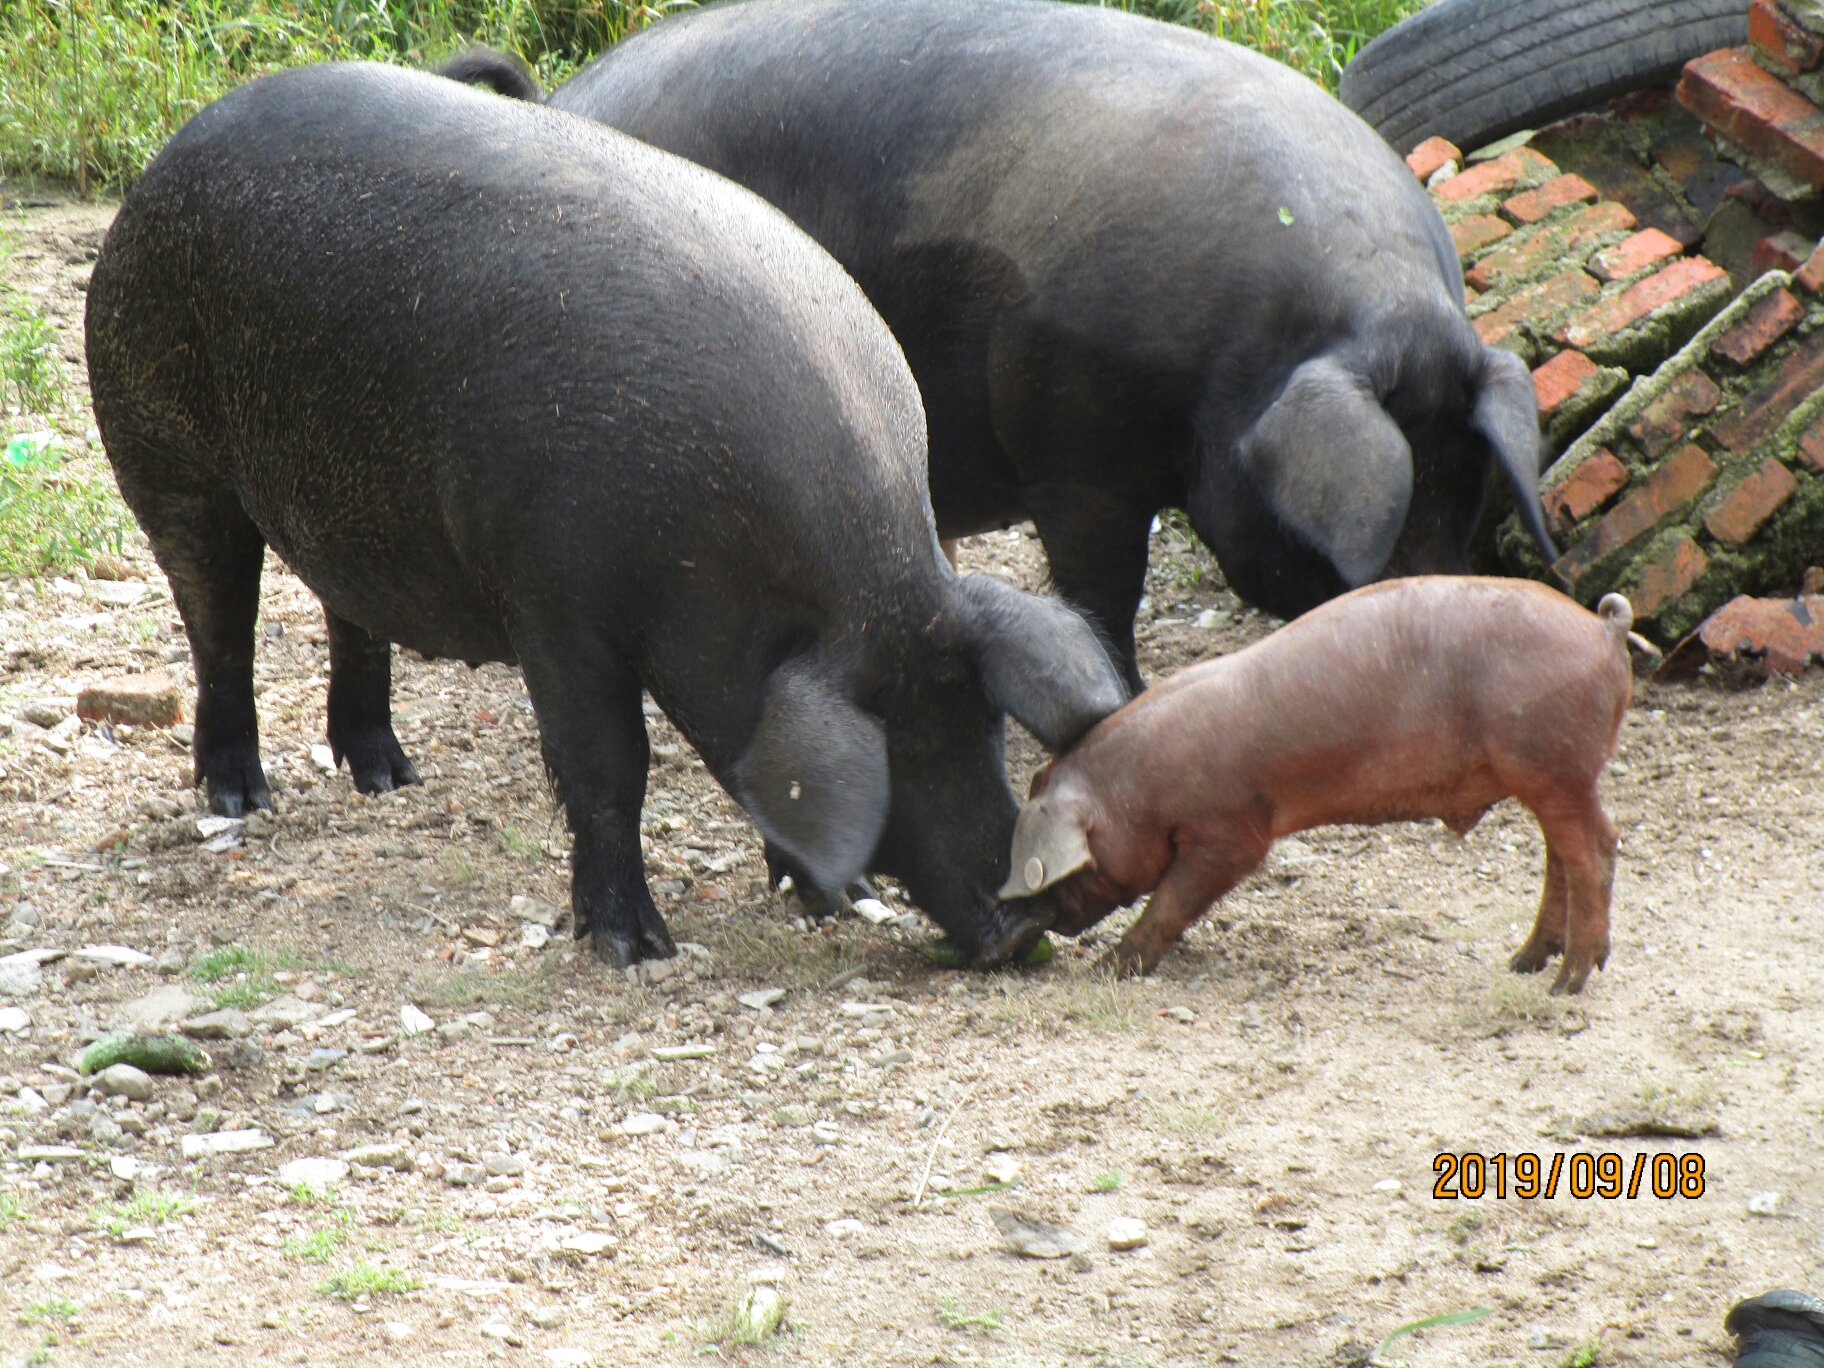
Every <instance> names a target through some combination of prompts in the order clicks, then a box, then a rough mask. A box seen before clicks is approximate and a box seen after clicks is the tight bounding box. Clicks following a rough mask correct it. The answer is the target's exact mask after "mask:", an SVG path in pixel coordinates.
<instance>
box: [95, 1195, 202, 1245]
mask: <svg viewBox="0 0 1824 1368" xmlns="http://www.w3.org/2000/svg"><path fill="white" fill-rule="evenodd" d="M195 1210H196V1200H195V1199H194V1198H191V1197H172V1196H167V1195H166V1194H165V1193H162V1192H135V1193H134V1194H133V1195H132V1196H131V1197H129V1198H128V1199H127V1200H126V1201H124V1202H115V1203H113V1204H112V1205H110V1206H105V1207H99V1208H97V1209H96V1212H95V1228H96V1229H97V1230H101V1231H105V1232H106V1233H107V1234H109V1235H112V1236H113V1237H114V1238H115V1239H117V1240H118V1239H119V1238H120V1237H121V1236H122V1235H124V1234H126V1233H127V1232H128V1231H129V1230H131V1229H133V1228H134V1227H135V1226H161V1225H164V1224H165V1222H167V1221H175V1220H176V1219H177V1218H178V1217H179V1216H188V1215H189V1214H190V1213H191V1212H193V1211H195Z"/></svg>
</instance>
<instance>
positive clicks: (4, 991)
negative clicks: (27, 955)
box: [0, 957, 44, 997]
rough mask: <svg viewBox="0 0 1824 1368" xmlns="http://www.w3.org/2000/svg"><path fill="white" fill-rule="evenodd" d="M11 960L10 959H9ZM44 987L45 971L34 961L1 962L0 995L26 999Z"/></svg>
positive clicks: (13, 960)
mask: <svg viewBox="0 0 1824 1368" xmlns="http://www.w3.org/2000/svg"><path fill="white" fill-rule="evenodd" d="M9 958H10V957H9ZM43 986H44V971H43V970H42V969H40V968H39V967H38V965H37V964H36V963H35V962H34V961H32V960H20V959H11V962H8V961H7V960H0V995H4V996H6V997H25V996H26V995H27V994H29V993H35V992H37V991H38V990H39V989H40V988H42V987H43Z"/></svg>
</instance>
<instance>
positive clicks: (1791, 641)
mask: <svg viewBox="0 0 1824 1368" xmlns="http://www.w3.org/2000/svg"><path fill="white" fill-rule="evenodd" d="M1697 634H1698V638H1699V639H1700V640H1701V641H1702V642H1703V643H1704V645H1705V646H1706V647H1708V648H1709V652H1710V654H1711V655H1713V656H1740V655H1743V654H1748V655H1758V656H1760V657H1761V658H1762V668H1763V670H1765V672H1766V673H1767V674H1769V675H1774V674H1797V673H1798V672H1799V671H1800V670H1802V669H1804V668H1805V666H1806V664H1807V663H1809V662H1810V661H1811V660H1812V659H1813V658H1814V657H1819V656H1824V598H1821V597H1819V595H1818V590H1817V589H1816V588H1806V589H1804V590H1802V591H1801V593H1800V596H1799V597H1798V598H1791V599H1757V598H1749V597H1748V595H1746V594H1743V595H1741V596H1739V597H1737V598H1733V599H1730V600H1729V602H1727V603H1725V604H1724V605H1723V606H1722V607H1721V608H1718V609H1717V610H1716V611H1715V612H1714V613H1712V614H1711V615H1710V616H1709V617H1707V618H1705V619H1704V622H1703V625H1702V626H1701V627H1699V628H1698V629H1697Z"/></svg>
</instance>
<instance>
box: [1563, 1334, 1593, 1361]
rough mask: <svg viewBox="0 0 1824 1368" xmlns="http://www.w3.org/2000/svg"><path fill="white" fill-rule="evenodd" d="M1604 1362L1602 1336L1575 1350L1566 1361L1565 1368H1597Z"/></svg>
mask: <svg viewBox="0 0 1824 1368" xmlns="http://www.w3.org/2000/svg"><path fill="white" fill-rule="evenodd" d="M1600 1362H1602V1335H1601V1334H1600V1333H1598V1334H1597V1336H1596V1338H1595V1339H1593V1340H1591V1341H1589V1343H1587V1344H1582V1345H1579V1346H1578V1347H1577V1348H1575V1349H1573V1350H1572V1351H1571V1352H1570V1354H1569V1355H1568V1356H1567V1357H1566V1358H1565V1360H1564V1368H1596V1365H1597V1364H1598V1363H1600Z"/></svg>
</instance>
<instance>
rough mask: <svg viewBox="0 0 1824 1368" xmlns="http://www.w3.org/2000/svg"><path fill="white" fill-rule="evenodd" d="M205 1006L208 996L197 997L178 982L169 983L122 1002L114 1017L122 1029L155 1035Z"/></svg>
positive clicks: (205, 1007) (207, 1003)
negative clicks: (129, 1000)
mask: <svg viewBox="0 0 1824 1368" xmlns="http://www.w3.org/2000/svg"><path fill="white" fill-rule="evenodd" d="M208 1007H209V1001H208V999H207V998H200V997H197V996H196V995H195V994H194V993H191V992H190V991H189V990H188V989H186V988H184V987H183V986H181V985H180V984H175V983H168V984H166V985H165V986H164V987H162V988H155V989H153V990H152V991H151V992H150V993H147V994H146V995H145V996H144V997H137V998H134V999H133V1000H132V1001H131V1002H128V1003H125V1004H123V1005H122V1006H121V1007H120V1009H119V1010H118V1011H117V1012H116V1013H115V1017H114V1019H115V1021H116V1023H117V1024H118V1025H119V1026H120V1027H121V1028H122V1029H123V1030H127V1031H132V1032H134V1033H135V1034H138V1035H156V1034H158V1033H159V1032H161V1031H166V1030H169V1029H170V1028H171V1027H172V1026H175V1025H176V1024H177V1023H178V1022H180V1021H183V1020H184V1019H185V1018H186V1017H191V1016H195V1015H196V1014H197V1013H198V1012H201V1011H206V1010H207V1009H208Z"/></svg>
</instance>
